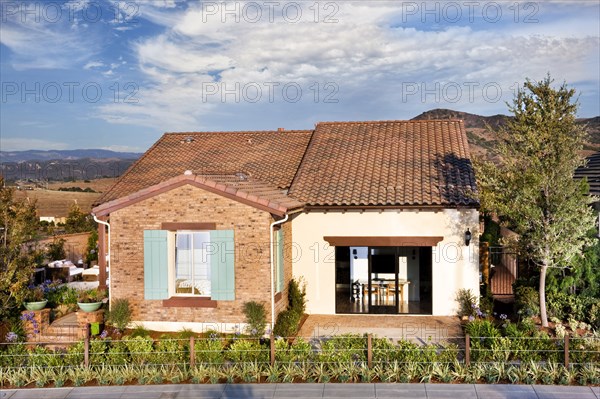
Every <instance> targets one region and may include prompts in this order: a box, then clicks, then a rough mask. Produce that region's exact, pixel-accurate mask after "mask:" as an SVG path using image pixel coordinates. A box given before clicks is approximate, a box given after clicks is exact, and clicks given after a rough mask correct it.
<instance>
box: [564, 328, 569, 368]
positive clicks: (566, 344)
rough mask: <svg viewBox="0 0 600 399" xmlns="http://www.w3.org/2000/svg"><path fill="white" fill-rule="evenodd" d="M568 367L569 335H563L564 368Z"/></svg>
mask: <svg viewBox="0 0 600 399" xmlns="http://www.w3.org/2000/svg"><path fill="white" fill-rule="evenodd" d="M568 367H569V334H565V368H568Z"/></svg>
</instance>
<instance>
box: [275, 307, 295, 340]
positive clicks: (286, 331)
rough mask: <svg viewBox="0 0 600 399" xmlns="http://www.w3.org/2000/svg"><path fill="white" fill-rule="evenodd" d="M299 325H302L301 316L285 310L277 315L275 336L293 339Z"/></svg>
mask: <svg viewBox="0 0 600 399" xmlns="http://www.w3.org/2000/svg"><path fill="white" fill-rule="evenodd" d="M298 323H300V315H298V314H297V313H296V312H293V311H291V310H290V309H286V310H283V311H281V312H279V314H278V315H277V321H276V322H275V326H274V327H273V334H275V335H276V336H279V337H286V338H287V337H292V336H294V334H296V331H298Z"/></svg>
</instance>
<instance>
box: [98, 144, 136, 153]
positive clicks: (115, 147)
mask: <svg viewBox="0 0 600 399" xmlns="http://www.w3.org/2000/svg"><path fill="white" fill-rule="evenodd" d="M100 149H102V150H109V151H117V152H144V151H146V150H147V148H142V147H133V146H128V145H109V146H107V147H100Z"/></svg>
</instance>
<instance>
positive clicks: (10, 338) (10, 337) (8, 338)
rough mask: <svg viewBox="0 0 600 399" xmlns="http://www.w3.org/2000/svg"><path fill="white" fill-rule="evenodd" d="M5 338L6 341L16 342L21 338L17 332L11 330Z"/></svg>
mask: <svg viewBox="0 0 600 399" xmlns="http://www.w3.org/2000/svg"><path fill="white" fill-rule="evenodd" d="M5 338H6V342H15V341H16V340H17V339H18V338H19V336H18V335H17V334H16V333H14V332H12V331H10V332H9V333H8V334H6V337H5Z"/></svg>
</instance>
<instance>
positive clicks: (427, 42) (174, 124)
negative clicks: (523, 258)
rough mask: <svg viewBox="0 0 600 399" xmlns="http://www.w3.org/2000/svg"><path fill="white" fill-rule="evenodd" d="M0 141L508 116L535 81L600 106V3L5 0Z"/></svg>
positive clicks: (39, 145) (120, 143)
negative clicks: (428, 114) (550, 81)
mask: <svg viewBox="0 0 600 399" xmlns="http://www.w3.org/2000/svg"><path fill="white" fill-rule="evenodd" d="M0 7H1V8H0V84H1V92H0V97H1V98H0V150H3V151H17V150H30V149H41V150H50V149H79V148H104V149H111V150H116V151H135V152H143V151H145V150H146V149H147V148H148V147H149V146H151V145H152V144H153V143H154V142H155V141H156V140H157V139H158V138H159V137H160V135H161V134H163V133H164V132H185V131H230V130H275V129H277V128H285V129H311V128H313V127H314V125H315V124H316V123H318V122H320V121H346V120H397V119H410V118H413V117H415V116H417V115H418V114H420V113H422V112H425V111H428V110H431V109H434V108H450V109H454V110H459V111H464V112H470V113H477V114H482V115H494V114H508V105H507V103H511V102H512V99H513V97H514V94H515V92H516V91H517V90H518V89H519V88H520V87H522V84H523V82H524V81H525V80H526V79H531V80H534V81H540V80H542V79H543V78H544V77H545V76H546V75H547V74H548V73H549V74H550V75H551V76H552V77H553V78H554V79H555V84H556V85H557V86H558V85H560V84H562V83H563V82H566V83H567V84H568V85H569V87H572V88H574V89H576V90H577V95H578V101H579V111H578V116H579V117H593V116H597V115H600V2H599V1H597V0H592V1H539V2H525V1H515V0H511V1H495V2H494V1H466V0H465V1H414V2H413V1H377V0H375V1H374V0H369V1H327V0H321V1H319V0H298V1H283V0H265V1H227V2H215V1H178V0H144V1H142V0H131V1H117V0H110V1H109V0H73V1H50V0H43V1H11V0H0Z"/></svg>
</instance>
